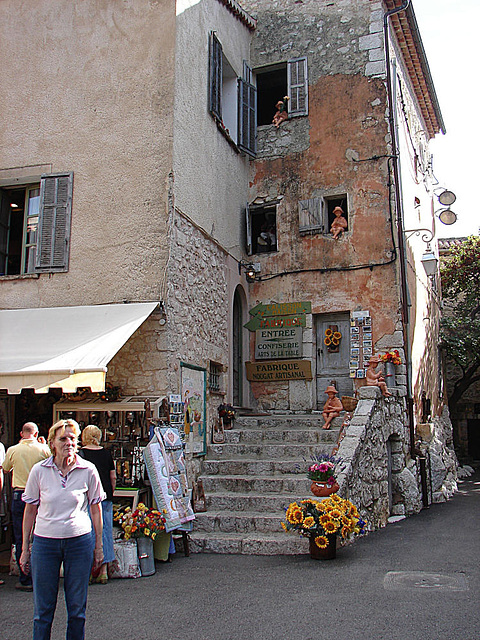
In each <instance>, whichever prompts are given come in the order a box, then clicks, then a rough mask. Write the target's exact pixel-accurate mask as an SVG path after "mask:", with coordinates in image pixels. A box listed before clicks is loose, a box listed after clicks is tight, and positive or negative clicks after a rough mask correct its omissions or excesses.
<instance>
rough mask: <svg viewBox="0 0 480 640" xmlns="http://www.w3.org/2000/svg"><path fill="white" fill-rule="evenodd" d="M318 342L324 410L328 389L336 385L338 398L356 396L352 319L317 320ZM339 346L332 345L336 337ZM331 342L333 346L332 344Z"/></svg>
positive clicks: (324, 317)
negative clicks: (353, 375) (352, 376)
mask: <svg viewBox="0 0 480 640" xmlns="http://www.w3.org/2000/svg"><path fill="white" fill-rule="evenodd" d="M315 324H316V338H317V408H318V409H322V408H323V405H324V404H325V402H326V401H327V396H326V395H325V389H326V388H327V387H328V385H330V384H332V382H333V381H334V383H335V387H336V389H337V391H338V397H339V398H341V397H342V395H343V396H351V395H353V380H352V378H350V368H349V364H350V315H349V314H348V313H335V314H334V313H332V314H328V315H327V314H326V315H318V316H316V323H315ZM335 333H337V334H340V336H341V337H340V338H338V336H337V338H336V339H335V341H334V342H336V341H338V344H336V343H335V344H332V340H331V339H332V337H333V336H334V334H335ZM329 339H330V344H326V342H327V343H328V341H329Z"/></svg>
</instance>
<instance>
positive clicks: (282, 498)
mask: <svg viewBox="0 0 480 640" xmlns="http://www.w3.org/2000/svg"><path fill="white" fill-rule="evenodd" d="M307 485H308V486H307ZM309 486H310V485H309V481H308V480H307V481H306V485H305V487H304V488H303V491H302V492H301V494H298V493H291V494H286V493H285V494H283V493H265V494H264V493H255V492H253V491H252V492H249V493H237V492H234V491H224V492H222V493H207V494H206V499H207V508H208V511H207V512H206V513H208V512H213V513H220V512H231V511H235V512H236V513H238V514H239V515H242V514H243V513H245V512H256V513H259V512H260V513H278V514H279V516H280V517H282V516H283V513H284V511H285V509H286V508H287V507H288V505H289V504H290V503H291V502H294V501H295V500H299V499H303V498H312V497H313V496H312V495H311V494H310V492H309ZM196 515H198V516H200V514H196Z"/></svg>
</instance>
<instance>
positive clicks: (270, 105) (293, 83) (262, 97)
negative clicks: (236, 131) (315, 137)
mask: <svg viewBox="0 0 480 640" xmlns="http://www.w3.org/2000/svg"><path fill="white" fill-rule="evenodd" d="M255 76H256V81H257V123H258V125H259V126H261V125H266V124H272V120H273V116H274V115H275V112H276V107H275V105H276V104H277V102H278V101H279V100H283V98H284V97H285V96H288V98H289V100H288V107H287V111H288V117H289V118H295V117H297V116H306V115H308V74H307V59H306V58H294V59H292V60H288V61H287V62H284V63H281V64H276V65H270V66H268V67H260V68H258V69H255Z"/></svg>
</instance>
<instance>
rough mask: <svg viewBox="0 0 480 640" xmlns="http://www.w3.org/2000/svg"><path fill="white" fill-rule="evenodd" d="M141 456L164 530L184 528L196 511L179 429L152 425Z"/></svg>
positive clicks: (193, 517) (192, 518)
mask: <svg viewBox="0 0 480 640" xmlns="http://www.w3.org/2000/svg"><path fill="white" fill-rule="evenodd" d="M143 456H144V459H145V466H146V469H147V473H148V477H149V478H150V483H151V485H152V493H153V497H154V498H155V502H156V503H157V508H158V510H159V511H163V512H164V514H163V515H164V516H165V519H166V521H165V529H166V531H167V532H168V531H173V530H174V529H179V528H181V527H185V525H186V524H187V523H188V522H190V521H191V520H194V519H195V514H194V512H193V509H192V505H191V500H190V499H191V490H190V489H189V488H188V480H187V469H186V466H185V458H184V455H183V445H182V441H181V439H180V434H179V432H178V429H175V428H173V427H155V429H154V436H153V438H152V440H150V442H149V444H148V446H147V447H145V449H144V451H143Z"/></svg>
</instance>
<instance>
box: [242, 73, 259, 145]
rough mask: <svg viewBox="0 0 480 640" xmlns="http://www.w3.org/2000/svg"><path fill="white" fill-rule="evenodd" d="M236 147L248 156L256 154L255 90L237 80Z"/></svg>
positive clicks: (251, 85)
mask: <svg viewBox="0 0 480 640" xmlns="http://www.w3.org/2000/svg"><path fill="white" fill-rule="evenodd" d="M238 147H239V149H241V150H242V151H245V153H248V154H249V155H250V156H255V154H256V152H257V89H256V87H254V86H253V84H251V83H250V82H247V81H246V80H243V79H242V78H238Z"/></svg>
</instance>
